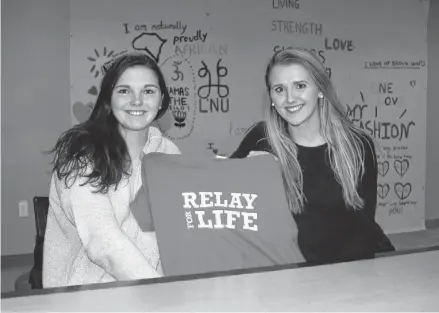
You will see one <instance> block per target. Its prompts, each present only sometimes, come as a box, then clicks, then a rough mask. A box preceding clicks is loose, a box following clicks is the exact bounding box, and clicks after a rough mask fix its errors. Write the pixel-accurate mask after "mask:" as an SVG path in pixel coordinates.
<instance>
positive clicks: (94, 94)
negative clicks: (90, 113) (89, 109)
mask: <svg viewBox="0 0 439 313" xmlns="http://www.w3.org/2000/svg"><path fill="white" fill-rule="evenodd" d="M87 92H88V93H89V94H90V95H93V96H96V95H97V94H98V89H97V88H96V86H92V87H91V88H90V89H89V90H88V91H87Z"/></svg>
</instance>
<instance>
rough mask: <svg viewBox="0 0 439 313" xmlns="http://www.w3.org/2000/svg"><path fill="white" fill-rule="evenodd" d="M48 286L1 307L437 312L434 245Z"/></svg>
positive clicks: (438, 268)
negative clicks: (348, 258)
mask: <svg viewBox="0 0 439 313" xmlns="http://www.w3.org/2000/svg"><path fill="white" fill-rule="evenodd" d="M168 280H169V278H168ZM124 284H125V285H124ZM90 288H91V290H90ZM84 289H88V290H84ZM72 290H73V291H72ZM52 291H55V292H54V293H50V292H51V290H50V289H49V290H45V291H44V292H45V293H46V294H41V295H31V296H22V297H11V298H3V299H2V311H28V312H37V311H45V312H48V311H107V312H110V311H123V312H126V311H143V312H145V311H180V312H181V311H192V312H194V311H265V312H266V311H295V310H299V311H310V310H311V311H314V310H315V311H328V310H337V311H365V310H366V311H376V310H380V311H407V310H409V311H423V310H429V311H437V310H438V309H439V250H435V251H427V252H419V253H413V254H404V255H396V256H387V257H381V258H376V259H373V260H363V261H356V262H349V263H339V264H332V265H324V266H314V267H302V268H296V269H283V270H276V271H265V272H258V273H251V274H240V275H231V276H222V277H215V278H201V279H195V280H180V281H172V282H170V281H163V280H160V279H159V280H158V281H155V282H153V283H151V280H149V281H148V280H147V281H138V282H137V281H136V282H125V283H123V282H117V283H111V284H109V285H106V284H103V285H99V286H98V285H92V286H88V287H81V288H73V289H72V288H67V289H66V288H63V289H54V290H52Z"/></svg>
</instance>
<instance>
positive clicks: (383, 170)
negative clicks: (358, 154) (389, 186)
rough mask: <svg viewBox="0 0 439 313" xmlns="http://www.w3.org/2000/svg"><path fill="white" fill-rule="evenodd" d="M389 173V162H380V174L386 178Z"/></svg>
mask: <svg viewBox="0 0 439 313" xmlns="http://www.w3.org/2000/svg"><path fill="white" fill-rule="evenodd" d="M388 171H389V161H384V162H378V173H379V174H380V175H381V176H383V177H384V176H386V174H387V172H388Z"/></svg>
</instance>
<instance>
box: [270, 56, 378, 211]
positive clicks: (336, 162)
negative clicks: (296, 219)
mask: <svg viewBox="0 0 439 313" xmlns="http://www.w3.org/2000/svg"><path fill="white" fill-rule="evenodd" d="M290 64H300V65H302V66H303V67H304V68H305V69H306V70H307V71H308V73H309V74H310V76H311V77H312V79H313V80H314V82H315V84H316V86H317V88H318V89H319V91H321V92H322V93H323V95H324V97H323V99H319V104H318V105H319V113H320V133H321V135H322V136H323V137H324V139H325V140H326V142H327V143H328V149H327V152H328V157H329V160H330V166H331V168H332V170H333V172H334V174H335V178H336V180H337V181H338V182H339V183H340V185H341V186H342V190H343V199H344V201H345V203H346V205H347V206H348V207H351V208H353V209H354V210H358V209H361V208H362V207H363V205H364V201H363V199H362V198H361V197H360V196H359V194H358V191H357V186H358V183H359V180H360V179H361V178H362V176H363V174H364V155H365V147H364V145H363V140H362V138H364V137H365V136H366V134H365V133H364V132H363V131H362V130H361V129H360V128H358V127H357V126H355V125H354V124H353V123H352V122H351V120H350V119H349V118H348V117H347V115H346V113H345V112H344V111H343V105H342V103H341V102H340V100H339V99H338V97H337V94H336V91H335V88H334V86H333V84H332V82H331V81H330V78H329V76H328V75H327V73H326V71H325V67H324V65H323V64H322V63H321V62H320V61H319V60H318V59H317V57H316V56H315V55H314V54H312V53H311V52H308V51H306V50H304V49H300V48H293V49H286V50H282V51H279V52H277V53H276V54H274V56H273V57H272V58H271V60H270V62H269V64H268V66H267V69H266V73H265V84H266V87H267V90H268V93H269V94H270V88H271V87H270V81H269V76H270V72H271V70H272V68H273V67H274V66H275V65H290ZM264 108H265V113H266V129H267V137H268V141H269V143H270V146H271V148H272V149H273V152H274V153H275V155H276V156H277V158H278V160H279V163H280V167H281V169H282V176H283V180H284V186H285V191H286V195H287V199H288V204H289V207H290V210H291V211H292V212H293V213H301V212H303V207H304V202H305V196H304V194H303V174H302V169H301V167H300V164H299V161H298V159H297V147H296V144H295V143H294V142H293V141H292V139H291V137H290V133H289V128H288V123H287V122H286V121H285V120H284V119H283V118H282V117H281V116H280V115H279V114H278V113H277V111H276V109H275V108H274V107H273V106H271V105H264ZM367 142H369V141H367ZM371 149H373V146H372V147H371ZM372 151H373V150H372ZM374 155H375V153H374Z"/></svg>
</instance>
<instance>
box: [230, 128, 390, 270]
mask: <svg viewBox="0 0 439 313" xmlns="http://www.w3.org/2000/svg"><path fill="white" fill-rule="evenodd" d="M369 144H370V145H369ZM363 145H364V148H365V154H364V169H365V171H364V175H363V177H362V179H361V180H360V181H359V184H358V189H357V191H358V193H359V196H360V197H361V198H362V199H363V201H364V207H363V208H362V209H360V210H354V209H353V208H350V207H347V206H346V204H345V202H344V200H343V193H342V186H341V185H340V184H339V183H338V181H337V180H336V178H335V175H334V172H333V170H332V168H331V167H330V164H329V158H328V154H327V149H328V146H327V144H323V145H320V146H317V147H305V146H301V145H297V144H296V146H297V149H298V161H299V164H300V166H301V169H302V172H303V193H304V195H305V202H304V210H303V212H302V213H297V214H293V216H294V219H295V220H296V223H297V226H298V243H299V247H300V249H301V251H302V253H303V255H304V257H305V259H306V261H307V262H309V263H314V264H323V263H334V262H344V261H350V260H356V259H364V258H372V257H373V256H374V254H375V252H377V251H385V250H394V248H393V246H392V244H391V243H390V241H389V240H388V238H387V237H386V236H385V234H384V233H383V231H382V229H381V227H380V226H379V225H378V224H377V223H376V222H375V210H376V203H377V193H376V190H377V165H376V158H375V157H374V154H375V151H374V148H373V142H372V141H371V140H370V138H368V137H366V136H365V137H364V140H363ZM250 151H266V152H270V153H273V152H272V150H271V148H270V145H269V142H268V140H267V138H266V132H265V124H264V123H263V122H260V123H258V124H256V125H255V127H253V128H252V129H251V130H250V131H249V132H248V133H247V135H246V136H245V138H244V139H243V141H242V142H241V144H240V145H239V147H238V149H237V150H236V151H235V152H234V153H233V154H232V155H231V156H230V157H231V158H244V157H246V156H247V155H248V154H249V153H250ZM383 243H384V246H385V247H384V248H382V247H380V245H381V246H382V245H383Z"/></svg>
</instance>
